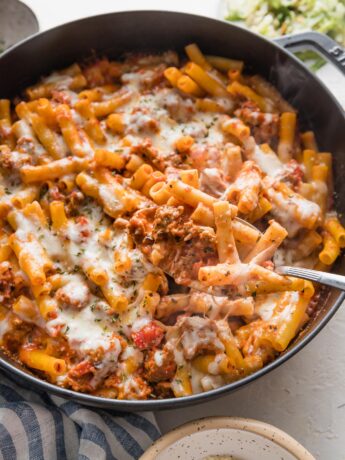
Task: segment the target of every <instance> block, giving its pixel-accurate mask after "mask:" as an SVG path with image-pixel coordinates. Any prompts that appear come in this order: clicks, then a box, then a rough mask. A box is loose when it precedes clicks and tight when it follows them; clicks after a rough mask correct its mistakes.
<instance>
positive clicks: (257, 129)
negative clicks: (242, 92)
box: [235, 101, 279, 144]
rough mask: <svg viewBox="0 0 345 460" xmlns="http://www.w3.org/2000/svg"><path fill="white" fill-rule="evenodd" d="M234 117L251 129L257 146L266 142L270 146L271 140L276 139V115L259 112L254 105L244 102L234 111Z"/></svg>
mask: <svg viewBox="0 0 345 460" xmlns="http://www.w3.org/2000/svg"><path fill="white" fill-rule="evenodd" d="M235 115H236V117H238V118H240V119H241V120H242V121H243V122H244V123H245V124H246V125H248V126H249V127H250V128H251V131H252V133H253V136H254V138H255V140H256V142H257V143H258V144H262V143H266V142H267V143H269V144H272V139H277V137H278V128H279V115H278V114H277V113H264V112H261V111H260V110H259V108H258V107H257V106H256V104H254V103H253V102H250V101H246V102H244V103H243V104H242V105H241V107H240V108H239V109H237V110H236V111H235Z"/></svg>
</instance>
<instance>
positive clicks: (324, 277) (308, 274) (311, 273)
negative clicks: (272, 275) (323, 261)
mask: <svg viewBox="0 0 345 460" xmlns="http://www.w3.org/2000/svg"><path fill="white" fill-rule="evenodd" d="M276 272H277V273H279V274H280V275H289V276H295V277H296V278H303V279H305V280H310V281H315V282H317V283H321V284H325V285H326V286H331V287H335V288H337V289H340V290H342V291H345V276H343V275H336V274H334V273H327V272H320V271H317V270H309V269H307V268H298V267H287V266H284V265H283V266H281V267H277V268H276Z"/></svg>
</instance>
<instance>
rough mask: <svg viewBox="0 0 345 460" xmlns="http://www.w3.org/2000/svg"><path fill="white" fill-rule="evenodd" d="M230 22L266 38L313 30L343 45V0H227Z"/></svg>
mask: <svg viewBox="0 0 345 460" xmlns="http://www.w3.org/2000/svg"><path fill="white" fill-rule="evenodd" d="M227 10H228V13H227V16H226V19H227V20H229V21H236V22H237V21H241V22H242V23H243V25H244V26H246V27H248V28H249V29H252V30H254V31H255V32H258V33H260V34H263V35H266V36H268V37H272V38H273V37H277V36H280V35H285V34H291V33H296V32H304V31H307V30H315V31H317V32H322V33H324V34H327V35H329V36H330V37H331V38H333V39H334V40H336V41H337V42H339V43H340V44H341V45H343V46H345V2H344V0H227Z"/></svg>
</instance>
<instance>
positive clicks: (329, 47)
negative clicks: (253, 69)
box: [274, 32, 345, 75]
mask: <svg viewBox="0 0 345 460" xmlns="http://www.w3.org/2000/svg"><path fill="white" fill-rule="evenodd" d="M274 41H275V42H276V43H277V44H278V45H280V46H281V47H283V48H286V49H287V50H289V48H300V47H301V46H306V45H308V46H309V47H311V48H314V49H316V50H317V51H319V52H320V53H321V54H322V55H323V56H324V57H325V58H327V59H328V60H329V61H330V62H331V63H332V64H334V65H335V66H336V67H337V68H338V69H339V70H340V71H341V72H342V74H343V75H345V49H344V48H343V47H342V46H341V45H339V44H338V43H337V42H335V41H334V40H332V39H331V38H330V37H328V35H325V34H320V33H319V32H303V33H301V34H296V35H285V36H283V37H278V38H275V39H274Z"/></svg>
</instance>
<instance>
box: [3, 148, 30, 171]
mask: <svg viewBox="0 0 345 460" xmlns="http://www.w3.org/2000/svg"><path fill="white" fill-rule="evenodd" d="M30 163H31V157H30V155H27V154H26V153H20V152H16V151H12V152H11V149H10V148H9V147H8V146H7V145H0V167H1V168H4V169H16V170H19V169H20V168H21V167H22V166H24V165H26V164H30Z"/></svg>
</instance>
